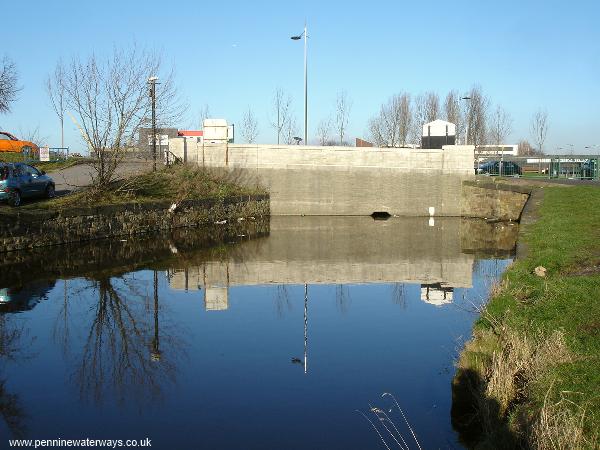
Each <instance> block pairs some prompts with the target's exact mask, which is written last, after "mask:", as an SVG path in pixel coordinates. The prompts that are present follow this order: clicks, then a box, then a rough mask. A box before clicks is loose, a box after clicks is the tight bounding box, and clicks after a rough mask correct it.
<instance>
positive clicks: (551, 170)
mask: <svg viewBox="0 0 600 450" xmlns="http://www.w3.org/2000/svg"><path fill="white" fill-rule="evenodd" d="M474 169H475V173H476V174H478V175H489V176H507V177H510V176H514V177H523V178H565V179H574V180H600V155H544V156H512V155H489V154H485V155H482V154H476V155H475V167H474Z"/></svg>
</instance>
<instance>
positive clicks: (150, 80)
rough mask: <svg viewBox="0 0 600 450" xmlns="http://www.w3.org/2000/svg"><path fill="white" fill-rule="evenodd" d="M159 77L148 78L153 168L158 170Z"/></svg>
mask: <svg viewBox="0 0 600 450" xmlns="http://www.w3.org/2000/svg"><path fill="white" fill-rule="evenodd" d="M157 81H158V77H156V76H152V77H150V78H148V84H149V85H150V99H151V100H152V170H153V171H154V172H156V85H157Z"/></svg>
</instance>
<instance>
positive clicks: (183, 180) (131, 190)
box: [22, 165, 266, 209]
mask: <svg viewBox="0 0 600 450" xmlns="http://www.w3.org/2000/svg"><path fill="white" fill-rule="evenodd" d="M264 193H266V191H265V190H264V189H262V188H261V187H256V188H249V187H244V186H242V185H241V184H240V183H239V177H236V175H235V174H231V173H229V174H223V175H219V174H216V173H214V172H211V171H207V170H206V169H203V168H200V167H197V166H191V165H176V166H172V167H166V168H162V169H160V170H157V171H156V172H147V173H143V174H139V175H134V176H132V177H130V178H126V179H121V180H118V181H115V182H113V183H112V184H111V185H110V186H108V187H106V188H103V189H99V188H97V187H95V186H92V187H89V188H85V189H82V190H78V191H75V192H73V193H71V194H68V195H65V196H63V197H59V198H55V199H52V200H49V201H45V202H39V203H34V204H30V205H26V206H23V207H22V208H23V209H37V208H69V207H80V206H100V205H114V204H122V203H132V202H138V203H139V202H149V201H157V200H163V201H164V200H167V201H171V202H174V203H178V202H180V201H182V200H203V199H209V198H213V199H224V198H227V197H232V196H239V195H254V194H264Z"/></svg>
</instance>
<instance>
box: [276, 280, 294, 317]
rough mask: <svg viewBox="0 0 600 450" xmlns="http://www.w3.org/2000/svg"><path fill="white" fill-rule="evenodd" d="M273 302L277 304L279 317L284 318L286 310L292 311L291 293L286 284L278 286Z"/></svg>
mask: <svg viewBox="0 0 600 450" xmlns="http://www.w3.org/2000/svg"><path fill="white" fill-rule="evenodd" d="M273 300H274V302H275V311H277V317H283V314H284V312H285V310H288V311H291V310H292V302H291V301H290V293H289V291H288V287H287V286H286V285H285V284H278V285H277V286H276V288H275V294H274V297H273Z"/></svg>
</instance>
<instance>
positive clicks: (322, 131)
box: [317, 117, 331, 145]
mask: <svg viewBox="0 0 600 450" xmlns="http://www.w3.org/2000/svg"><path fill="white" fill-rule="evenodd" d="M330 134H331V118H329V117H328V118H327V119H323V120H321V121H320V122H319V126H318V127H317V137H318V139H319V145H327V142H329V135H330Z"/></svg>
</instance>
